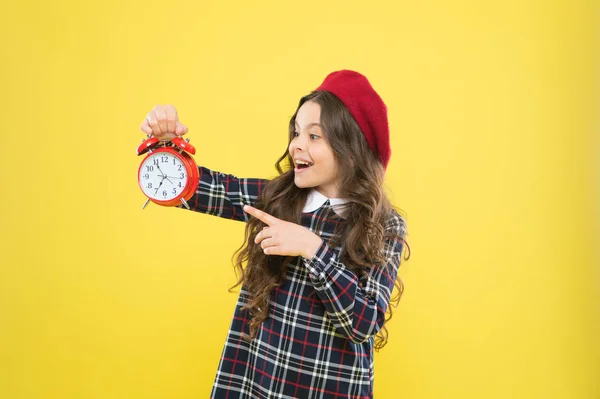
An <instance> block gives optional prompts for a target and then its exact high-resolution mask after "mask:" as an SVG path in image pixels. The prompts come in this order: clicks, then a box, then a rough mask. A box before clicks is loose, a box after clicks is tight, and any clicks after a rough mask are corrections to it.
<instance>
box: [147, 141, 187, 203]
mask: <svg viewBox="0 0 600 399" xmlns="http://www.w3.org/2000/svg"><path fill="white" fill-rule="evenodd" d="M138 179H139V181H140V187H141V188H142V191H143V192H144V194H146V196H147V197H149V198H152V199H156V200H159V201H168V200H171V199H173V198H175V197H177V196H178V195H180V194H181V193H182V191H183V190H184V189H185V186H186V184H187V181H188V174H187V171H186V169H185V166H184V164H183V162H182V161H181V159H180V158H179V157H178V156H176V155H174V154H171V153H169V152H155V153H154V154H151V155H150V156H148V157H147V158H146V159H145V160H144V162H143V163H142V165H141V167H140V175H139V176H138Z"/></svg>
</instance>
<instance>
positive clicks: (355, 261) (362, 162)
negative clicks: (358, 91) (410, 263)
mask: <svg viewBox="0 0 600 399" xmlns="http://www.w3.org/2000/svg"><path fill="white" fill-rule="evenodd" d="M307 101H313V102H316V103H318V104H319V105H320V106H321V121H320V122H321V126H322V127H323V131H324V133H325V138H326V139H327V141H328V143H329V144H330V146H331V148H332V150H333V153H334V157H335V160H336V163H337V165H338V170H339V177H340V184H339V187H340V189H339V192H338V196H339V197H340V198H344V199H346V200H347V201H348V202H347V203H346V204H345V207H344V221H343V222H342V223H340V224H339V226H340V229H339V231H338V232H336V233H335V234H334V237H333V239H332V241H331V242H329V245H330V246H332V248H334V247H336V246H337V245H338V244H340V243H341V244H342V245H341V248H342V250H341V252H340V260H341V261H342V262H343V263H344V265H345V266H346V267H347V268H349V269H350V270H352V271H354V272H355V273H356V274H357V275H358V276H363V275H366V273H367V272H366V270H367V269H368V268H371V267H375V265H383V264H385V258H384V254H383V246H384V241H385V240H387V239H399V240H401V241H402V242H403V243H404V244H405V245H406V247H407V248H408V256H407V257H406V258H405V260H408V259H409V257H410V247H408V244H407V243H406V241H405V236H404V235H405V234H402V235H401V236H398V235H397V234H396V235H394V236H391V235H390V234H391V233H386V231H385V229H384V227H385V225H386V222H387V221H388V220H389V218H390V217H391V216H392V213H393V212H398V210H397V209H396V208H394V207H393V206H392V205H391V204H390V201H389V200H388V197H387V195H386V193H385V191H384V188H383V179H384V174H385V171H384V168H383V165H382V164H381V162H380V161H379V159H378V157H377V155H376V154H375V153H374V152H373V151H372V150H371V149H370V148H369V146H368V143H367V141H366V139H365V137H364V135H363V134H362V132H361V130H360V128H359V126H358V124H357V123H356V121H355V120H354V118H353V117H352V115H351V114H350V112H349V111H348V109H347V108H346V107H345V106H344V104H343V103H342V102H341V101H340V100H339V99H338V98H337V97H336V96H334V95H333V94H331V93H329V92H327V91H315V92H312V93H311V94H309V95H307V96H305V97H302V98H301V99H300V103H299V105H298V108H297V109H296V112H295V113H294V115H293V116H292V118H291V120H290V124H289V141H288V143H289V142H290V141H291V140H292V138H293V134H294V129H295V121H296V115H297V113H298V109H299V108H300V107H301V106H302V105H303V104H304V103H305V102H307ZM292 165H293V159H292V157H291V156H290V154H289V153H288V151H287V149H286V151H285V153H284V154H283V155H282V156H281V157H280V158H279V159H278V160H277V162H276V163H275V168H276V169H277V171H278V172H279V176H277V177H276V178H274V179H272V180H271V181H269V182H268V183H267V184H266V185H265V187H264V188H263V191H262V193H261V195H260V196H259V198H258V199H257V202H256V204H255V207H256V208H258V209H261V210H262V211H264V212H267V213H268V214H270V215H273V216H275V217H276V218H279V219H282V220H286V221H289V222H292V223H297V224H300V218H301V215H302V209H303V207H304V205H305V202H306V199H307V197H308V193H309V191H310V189H307V188H299V187H297V186H296V185H295V184H294V170H293V167H292ZM398 213H400V212H398ZM402 220H403V219H402ZM264 226H265V223H263V222H262V221H260V220H259V219H257V218H251V219H250V220H249V221H248V223H247V224H246V229H245V235H244V243H243V244H242V246H241V247H240V248H239V249H238V250H237V251H236V252H235V253H234V255H233V256H234V259H235V260H234V263H235V266H234V268H235V271H236V275H237V276H238V282H237V283H236V284H235V285H234V286H233V287H231V289H233V288H235V287H237V286H239V285H240V284H243V287H244V289H245V290H246V291H248V292H249V294H250V295H249V300H248V303H247V304H246V305H245V306H244V309H247V310H248V311H249V314H250V316H251V321H250V329H249V331H250V334H249V335H245V337H244V338H245V339H246V340H248V341H250V340H252V339H254V338H255V337H256V334H257V332H258V329H259V327H260V325H261V323H262V322H263V321H264V320H265V319H266V318H267V317H268V315H269V295H270V293H271V291H272V290H273V289H274V288H276V287H278V286H280V285H281V284H282V283H283V282H284V280H285V274H286V265H287V264H288V262H291V261H293V260H294V257H291V256H274V255H265V254H264V253H263V251H262V248H261V246H260V244H255V243H254V238H255V237H256V235H257V234H258V232H259V231H261V230H262V229H263V227H264ZM405 231H406V229H405V228H403V229H402V232H403V233H405ZM244 264H247V266H246V267H244V266H243V265H244ZM395 287H396V289H397V294H396V296H395V297H394V298H393V299H391V302H390V305H391V306H389V307H388V311H387V317H386V320H385V321H386V322H387V321H388V320H389V319H390V318H391V317H392V307H397V306H398V303H399V302H400V298H401V296H402V293H403V292H404V284H403V282H402V279H400V277H399V275H398V276H397V278H396V281H395ZM387 340H388V332H387V328H386V327H385V323H384V326H383V328H382V329H381V330H380V331H379V332H378V334H377V337H376V339H375V349H377V350H379V349H381V348H383V347H384V346H385V345H386V343H387Z"/></svg>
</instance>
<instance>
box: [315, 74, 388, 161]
mask: <svg viewBox="0 0 600 399" xmlns="http://www.w3.org/2000/svg"><path fill="white" fill-rule="evenodd" d="M318 90H324V91H328V92H330V93H332V94H334V95H335V96H336V97H337V98H339V99H340V100H341V101H342V103H344V105H345V106H346V108H348V110H349V111H350V113H351V114H352V116H353V117H354V120H356V123H358V126H359V127H360V130H361V131H362V133H363V134H364V135H365V137H366V139H367V143H369V147H371V150H373V152H375V153H376V154H377V155H378V156H379V160H380V161H381V163H382V164H383V167H384V168H387V164H388V162H389V160H390V156H391V155H392V149H391V148H390V129H389V126H388V119H387V107H386V106H385V104H384V102H383V100H382V99H381V97H379V94H377V92H375V90H374V89H373V87H372V86H371V84H370V83H369V81H368V80H367V78H366V77H365V76H363V75H361V74H360V73H358V72H355V71H350V70H341V71H336V72H332V73H330V74H329V75H327V77H326V78H325V80H324V81H323V83H321V85H320V86H319V87H317V88H316V89H315V91H318Z"/></svg>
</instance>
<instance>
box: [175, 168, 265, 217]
mask: <svg viewBox="0 0 600 399" xmlns="http://www.w3.org/2000/svg"><path fill="white" fill-rule="evenodd" d="M198 171H199V173H200V180H199V181H198V187H197V188H196V192H195V193H194V194H193V195H192V197H191V198H190V199H189V200H188V201H187V202H188V205H189V206H190V208H191V210H193V211H197V212H202V213H206V214H209V215H214V216H219V217H222V218H226V219H234V220H239V221H244V222H247V221H248V215H247V214H246V212H244V210H243V207H244V205H254V204H255V203H256V200H257V198H258V196H259V195H260V193H261V192H262V189H263V188H264V187H265V185H266V184H267V183H268V182H269V180H267V179H258V178H245V179H243V178H238V177H236V176H233V175H228V174H225V173H221V172H217V171H214V170H211V169H208V168H206V167H204V166H198ZM178 208H183V205H178Z"/></svg>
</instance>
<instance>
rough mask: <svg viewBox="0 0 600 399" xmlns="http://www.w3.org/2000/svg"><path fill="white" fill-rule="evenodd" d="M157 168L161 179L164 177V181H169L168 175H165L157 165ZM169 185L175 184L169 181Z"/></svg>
mask: <svg viewBox="0 0 600 399" xmlns="http://www.w3.org/2000/svg"><path fill="white" fill-rule="evenodd" d="M156 167H157V168H158V171H159V172H160V177H162V178H163V180H164V179H167V180H169V179H168V176H167V175H166V174H164V173H163V171H162V170H160V166H158V165H156ZM169 183H171V184H173V182H172V181H171V180H169ZM160 184H162V182H160Z"/></svg>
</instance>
